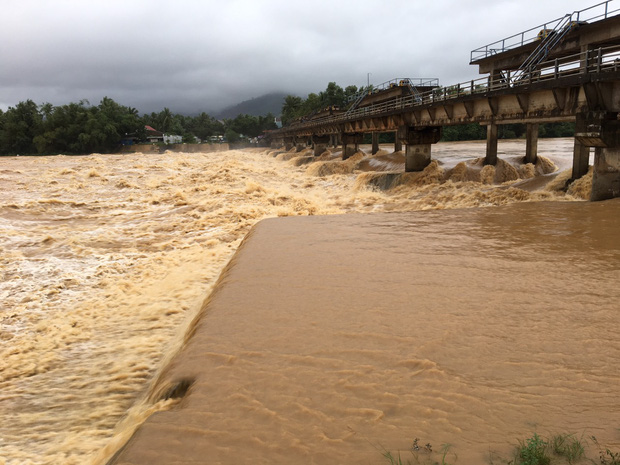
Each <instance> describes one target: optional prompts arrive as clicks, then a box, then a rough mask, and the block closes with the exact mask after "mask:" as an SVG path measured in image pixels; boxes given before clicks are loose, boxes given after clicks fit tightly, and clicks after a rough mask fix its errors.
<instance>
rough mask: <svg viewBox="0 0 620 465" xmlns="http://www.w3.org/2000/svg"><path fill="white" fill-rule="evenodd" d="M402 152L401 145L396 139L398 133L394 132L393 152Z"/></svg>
mask: <svg viewBox="0 0 620 465" xmlns="http://www.w3.org/2000/svg"><path fill="white" fill-rule="evenodd" d="M402 151H403V143H402V142H401V141H400V139H399V138H398V132H396V134H395V136H394V152H402Z"/></svg>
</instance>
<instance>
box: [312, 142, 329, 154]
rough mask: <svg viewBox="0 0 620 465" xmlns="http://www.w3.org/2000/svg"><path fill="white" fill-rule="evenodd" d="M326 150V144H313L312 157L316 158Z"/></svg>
mask: <svg viewBox="0 0 620 465" xmlns="http://www.w3.org/2000/svg"><path fill="white" fill-rule="evenodd" d="M326 150H327V144H318V143H316V144H314V156H315V157H318V156H319V155H321V154H322V153H323V152H325V151H326Z"/></svg>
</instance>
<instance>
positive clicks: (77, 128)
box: [0, 97, 276, 155]
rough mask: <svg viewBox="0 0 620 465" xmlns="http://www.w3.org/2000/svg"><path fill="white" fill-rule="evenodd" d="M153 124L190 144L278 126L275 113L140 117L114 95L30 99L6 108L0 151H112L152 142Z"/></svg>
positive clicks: (254, 133)
mask: <svg viewBox="0 0 620 465" xmlns="http://www.w3.org/2000/svg"><path fill="white" fill-rule="evenodd" d="M147 125H148V126H151V127H153V128H155V129H157V130H158V131H161V132H163V133H167V134H177V135H181V136H182V137H183V141H184V142H188V143H191V142H195V141H196V138H198V139H200V140H208V139H209V138H210V137H211V136H217V135H224V137H225V138H226V139H227V140H228V141H229V142H236V141H238V140H239V139H240V137H241V135H244V136H247V137H250V138H253V137H257V136H259V135H260V134H262V133H263V132H264V131H265V130H267V129H275V128H276V126H275V123H274V116H273V115H271V114H268V115H266V116H251V115H239V116H237V117H236V118H234V119H225V120H223V121H219V120H217V119H215V118H213V117H211V116H209V115H208V114H206V113H204V112H203V113H201V114H199V115H197V116H184V115H180V114H173V113H172V112H171V111H170V110H169V109H168V108H164V109H163V110H162V111H160V112H158V113H157V112H153V113H151V114H145V115H142V116H140V115H139V114H138V111H137V110H136V109H135V108H131V107H127V106H124V105H120V104H118V103H117V102H115V101H114V100H112V99H111V98H108V97H104V98H103V100H101V102H100V103H99V105H96V106H95V105H91V104H90V103H89V102H88V101H87V100H81V101H79V102H77V103H69V104H66V105H59V106H53V105H51V104H50V103H44V104H42V105H37V104H36V103H34V102H33V101H32V100H26V101H25V102H20V103H18V104H17V105H15V106H14V107H9V108H8V109H7V110H6V111H4V112H3V111H2V110H0V155H16V154H21V155H34V154H55V153H64V154H87V153H93V152H98V153H110V152H114V151H116V150H118V148H119V146H120V144H121V140H122V139H124V138H127V137H132V138H135V140H137V141H144V140H146V129H145V126H147Z"/></svg>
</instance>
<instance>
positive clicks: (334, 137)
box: [329, 134, 340, 147]
mask: <svg viewBox="0 0 620 465" xmlns="http://www.w3.org/2000/svg"><path fill="white" fill-rule="evenodd" d="M329 145H330V147H338V145H340V144H339V143H338V134H330V135H329Z"/></svg>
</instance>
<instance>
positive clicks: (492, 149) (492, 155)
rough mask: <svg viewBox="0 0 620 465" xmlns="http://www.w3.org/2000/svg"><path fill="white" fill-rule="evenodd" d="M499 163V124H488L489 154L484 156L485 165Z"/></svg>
mask: <svg viewBox="0 0 620 465" xmlns="http://www.w3.org/2000/svg"><path fill="white" fill-rule="evenodd" d="M496 163H497V124H495V123H491V124H488V125H487V155H486V157H485V158H484V164H485V165H495V164H496Z"/></svg>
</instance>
